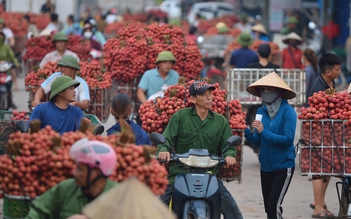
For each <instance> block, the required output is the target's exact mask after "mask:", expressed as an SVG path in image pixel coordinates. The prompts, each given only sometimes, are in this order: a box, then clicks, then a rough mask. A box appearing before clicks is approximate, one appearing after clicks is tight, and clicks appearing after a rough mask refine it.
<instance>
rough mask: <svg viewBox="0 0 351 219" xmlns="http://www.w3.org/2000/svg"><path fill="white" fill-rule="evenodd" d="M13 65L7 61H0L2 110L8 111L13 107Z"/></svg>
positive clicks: (0, 106)
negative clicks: (11, 70)
mask: <svg viewBox="0 0 351 219" xmlns="http://www.w3.org/2000/svg"><path fill="white" fill-rule="evenodd" d="M11 66H12V65H11V64H10V63H9V62H6V61H0V109H1V110H8V109H9V108H10V107H11V105H12V103H11V102H12V97H11V87H12V77H11V74H9V73H8V72H9V70H10V69H11Z"/></svg>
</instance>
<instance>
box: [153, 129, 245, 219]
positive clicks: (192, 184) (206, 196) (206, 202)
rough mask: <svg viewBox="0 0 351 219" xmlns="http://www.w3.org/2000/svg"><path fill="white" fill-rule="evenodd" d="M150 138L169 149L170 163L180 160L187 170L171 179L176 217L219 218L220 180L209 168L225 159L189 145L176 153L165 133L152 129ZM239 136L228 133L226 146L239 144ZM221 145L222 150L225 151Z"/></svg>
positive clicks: (220, 163) (185, 218)
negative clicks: (229, 135)
mask: <svg viewBox="0 0 351 219" xmlns="http://www.w3.org/2000/svg"><path fill="white" fill-rule="evenodd" d="M150 140H151V142H154V143H155V144H163V145H166V146H167V147H169V148H170V149H171V159H170V162H172V163H180V164H182V165H184V166H185V167H186V168H188V169H189V171H188V173H180V174H178V175H177V176H176V178H175V181H174V189H173V193H172V211H173V212H174V213H175V214H176V215H177V218H178V219H189V218H197V219H208V218H211V219H220V218H221V193H220V188H219V182H218V179H217V177H216V176H215V175H213V174H211V173H209V169H212V168H221V167H222V166H223V165H224V164H225V159H224V158H223V157H220V156H214V155H210V154H209V152H208V150H207V149H190V150H189V151H188V152H187V153H184V154H176V153H175V150H174V148H173V147H171V146H169V145H168V144H167V143H166V139H165V137H164V136H163V135H162V134H160V133H156V132H153V133H151V135H150ZM241 141H242V140H241V138H240V137H239V136H231V137H230V138H229V139H228V140H227V146H226V148H225V149H227V148H228V147H231V146H238V145H240V144H241ZM225 149H224V151H225Z"/></svg>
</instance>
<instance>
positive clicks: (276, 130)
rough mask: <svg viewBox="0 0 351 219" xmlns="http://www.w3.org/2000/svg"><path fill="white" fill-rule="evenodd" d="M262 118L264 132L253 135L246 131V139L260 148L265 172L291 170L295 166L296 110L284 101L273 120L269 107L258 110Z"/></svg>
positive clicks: (248, 130)
mask: <svg viewBox="0 0 351 219" xmlns="http://www.w3.org/2000/svg"><path fill="white" fill-rule="evenodd" d="M257 114H261V115H263V116H262V121H261V122H262V124H263V127H264V129H263V131H262V132H261V133H258V132H257V130H255V131H254V132H253V133H252V132H251V130H250V129H249V128H247V129H245V138H246V139H247V140H248V141H249V142H250V143H252V144H253V145H254V146H256V147H259V148H260V154H259V160H260V163H261V169H262V170H263V171H265V172H272V171H275V170H280V169H285V168H291V167H294V166H295V157H296V156H295V148H294V138H295V128H296V120H297V116H296V113H295V111H294V109H293V108H292V107H291V106H290V105H289V104H288V102H287V100H285V99H283V100H282V102H281V105H280V108H279V111H278V112H277V114H276V116H275V117H274V118H273V119H271V118H270V117H269V115H268V111H267V107H266V106H263V107H260V108H259V109H258V110H257Z"/></svg>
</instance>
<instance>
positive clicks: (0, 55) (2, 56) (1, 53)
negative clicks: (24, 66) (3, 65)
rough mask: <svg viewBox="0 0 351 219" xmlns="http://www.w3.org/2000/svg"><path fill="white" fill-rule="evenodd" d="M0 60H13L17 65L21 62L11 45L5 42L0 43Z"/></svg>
mask: <svg viewBox="0 0 351 219" xmlns="http://www.w3.org/2000/svg"><path fill="white" fill-rule="evenodd" d="M0 61H7V62H11V63H13V64H15V65H18V64H19V63H18V60H17V59H16V57H15V54H14V53H13V51H12V49H11V47H10V46H9V45H5V44H2V45H0Z"/></svg>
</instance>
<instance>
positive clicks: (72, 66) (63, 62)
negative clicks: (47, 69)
mask: <svg viewBox="0 0 351 219" xmlns="http://www.w3.org/2000/svg"><path fill="white" fill-rule="evenodd" d="M57 65H58V66H67V67H70V68H74V69H77V70H80V66H79V65H78V66H75V65H71V64H70V63H68V62H65V61H63V60H62V59H61V60H60V61H59V62H58V63H57Z"/></svg>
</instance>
